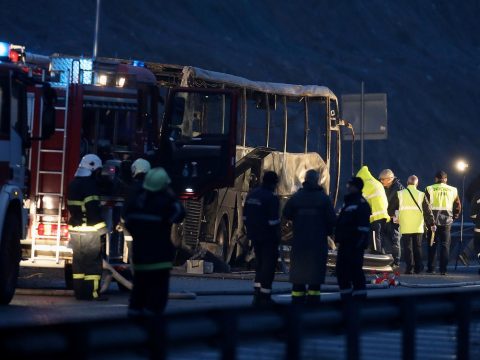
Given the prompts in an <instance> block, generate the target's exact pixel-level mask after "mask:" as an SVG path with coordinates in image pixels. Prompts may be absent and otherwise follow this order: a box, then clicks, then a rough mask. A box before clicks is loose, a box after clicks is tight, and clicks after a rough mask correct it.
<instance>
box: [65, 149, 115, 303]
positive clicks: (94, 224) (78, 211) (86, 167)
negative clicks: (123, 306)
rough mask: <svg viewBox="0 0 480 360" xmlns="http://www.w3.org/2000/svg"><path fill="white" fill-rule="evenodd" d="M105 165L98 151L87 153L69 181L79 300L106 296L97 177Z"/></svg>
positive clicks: (73, 266) (68, 204)
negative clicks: (102, 282) (102, 290)
mask: <svg viewBox="0 0 480 360" xmlns="http://www.w3.org/2000/svg"><path fill="white" fill-rule="evenodd" d="M101 168H102V160H100V158H99V157H98V156H97V155H95V154H87V155H85V156H84V157H83V158H82V160H81V161H80V164H79V165H78V169H77V172H76V173H75V178H74V179H73V180H72V181H71V182H70V184H69V185H68V198H67V206H68V211H69V212H70V219H69V221H68V225H69V232H70V239H71V240H70V243H71V247H72V250H73V261H72V270H73V290H74V293H75V297H76V298H77V299H78V300H105V298H104V297H102V296H100V294H99V288H100V280H101V275H102V243H101V236H102V235H104V234H106V233H107V225H106V223H105V222H104V220H103V218H102V215H101V208H100V197H99V191H98V186H97V181H96V176H97V174H98V172H99V171H101Z"/></svg>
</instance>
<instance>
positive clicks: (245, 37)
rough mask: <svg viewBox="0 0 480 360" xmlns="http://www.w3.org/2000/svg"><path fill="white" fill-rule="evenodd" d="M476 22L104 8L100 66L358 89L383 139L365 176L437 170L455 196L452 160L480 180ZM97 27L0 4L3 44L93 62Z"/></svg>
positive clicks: (364, 7) (413, 7)
mask: <svg viewBox="0 0 480 360" xmlns="http://www.w3.org/2000/svg"><path fill="white" fill-rule="evenodd" d="M479 17H480V3H479V2H478V1H474V0H468V1H467V0H466V1H461V2H451V1H447V0H444V1H428V0H424V1H422V0H410V1H408V0H406V1H382V0H372V1H361V0H351V1H318V0H317V1H315V0H310V1H307V0H301V1H274V0H263V1H254V0H235V1H234V0H228V1H227V0H225V1H215V0H203V1H195V0H191V1H187V0H179V1H153V0H152V1H148V0H137V1H125V0H118V1H113V0H103V2H102V17H101V24H100V35H99V55H100V56H118V57H124V58H137V59H145V60H149V61H158V62H165V63H176V64H189V65H195V66H200V67H204V68H207V69H212V70H217V71H223V72H229V73H232V74H236V75H239V76H244V77H247V78H250V79H254V80H265V81H275V82H287V83H288V82H290V83H301V84H321V85H326V86H328V87H330V88H331V89H332V90H333V91H334V92H335V93H336V94H337V95H339V96H340V95H341V94H345V93H356V92H359V91H360V82H361V81H365V84H366V91H367V92H386V93H387V94H388V116H389V139H388V140H385V141H369V142H367V143H366V148H365V151H366V153H365V157H366V163H367V164H368V165H369V166H370V168H371V169H372V171H373V173H374V174H378V172H379V171H380V170H381V169H382V168H384V167H390V168H392V169H393V170H394V171H395V172H396V173H397V174H398V175H399V176H400V177H401V178H402V180H403V179H405V178H406V177H407V176H408V175H409V174H411V173H415V174H417V175H419V176H420V179H421V185H427V182H430V181H431V180H432V177H433V174H434V172H435V171H436V170H437V169H440V168H442V169H445V170H446V171H447V172H449V173H451V174H452V175H451V177H450V182H451V183H452V184H454V185H457V186H459V185H460V178H459V176H458V175H456V174H454V173H453V168H452V163H453V161H454V160H455V159H456V158H457V157H459V156H462V157H465V158H467V159H468V160H469V162H470V163H471V172H472V173H475V174H476V173H478V172H480V156H479V155H480V148H479V146H478V144H479V142H478V140H477V139H478V136H479V130H478V129H477V128H476V126H477V124H478V123H479V122H478V120H477V117H478V113H479V111H478V102H479V99H480V88H479V86H478V84H479V80H480V71H479V70H480V22H479V21H478V18H479ZM94 23H95V1H94V0H83V1H80V0H70V1H60V0H58V1H53V0H46V1H41V2H40V1H33V0H27V1H24V2H22V3H19V2H14V1H10V0H8V1H7V0H3V1H2V12H1V13H0V33H1V36H0V37H1V38H2V39H4V40H7V41H11V42H14V43H19V44H24V45H26V46H27V47H28V49H29V50H30V51H34V52H38V53H44V54H49V53H53V52H61V53H70V54H85V55H90V54H91V51H92V47H93V46H92V43H93V31H94ZM348 146H349V144H347V147H348ZM357 157H359V156H357ZM346 165H348V164H347V163H346ZM346 168H347V169H348V167H346ZM347 175H348V174H345V176H347Z"/></svg>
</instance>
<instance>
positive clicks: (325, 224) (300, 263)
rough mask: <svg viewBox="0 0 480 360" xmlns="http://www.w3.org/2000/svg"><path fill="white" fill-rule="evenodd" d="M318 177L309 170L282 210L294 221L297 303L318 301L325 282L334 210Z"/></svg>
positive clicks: (294, 293)
mask: <svg viewBox="0 0 480 360" xmlns="http://www.w3.org/2000/svg"><path fill="white" fill-rule="evenodd" d="M318 180H319V174H318V172H317V171H315V170H308V171H307V173H306V174H305V182H304V183H303V187H302V188H301V189H300V190H298V191H297V192H296V193H295V194H294V195H293V196H292V197H291V198H290V199H289V200H288V201H287V203H286V204H285V207H284V209H283V216H284V217H285V218H286V219H287V220H291V221H292V223H293V240H292V250H291V253H290V282H291V283H292V303H294V304H303V303H307V304H318V303H319V302H320V285H321V284H323V282H324V281H325V272H326V268H327V257H328V240H327V236H329V235H332V233H333V226H334V225H335V211H334V209H333V204H332V202H331V200H330V198H329V197H328V196H327V195H326V194H325V192H324V191H323V188H322V187H321V186H319V185H318ZM307 284H308V290H307V287H306V285H307Z"/></svg>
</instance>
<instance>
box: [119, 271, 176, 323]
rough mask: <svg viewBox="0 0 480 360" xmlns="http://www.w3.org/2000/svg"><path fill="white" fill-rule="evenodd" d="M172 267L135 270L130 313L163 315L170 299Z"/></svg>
mask: <svg viewBox="0 0 480 360" xmlns="http://www.w3.org/2000/svg"><path fill="white" fill-rule="evenodd" d="M169 280H170V269H160V270H135V272H134V274H133V289H132V293H131V294H130V304H129V308H128V309H129V314H130V315H133V316H135V315H138V316H143V315H162V314H163V312H164V310H165V307H166V305H167V300H168V285H169Z"/></svg>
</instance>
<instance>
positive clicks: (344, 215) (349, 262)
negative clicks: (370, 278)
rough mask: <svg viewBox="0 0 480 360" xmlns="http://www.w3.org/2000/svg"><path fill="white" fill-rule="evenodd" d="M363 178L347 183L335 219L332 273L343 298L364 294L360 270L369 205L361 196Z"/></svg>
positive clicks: (366, 237)
mask: <svg viewBox="0 0 480 360" xmlns="http://www.w3.org/2000/svg"><path fill="white" fill-rule="evenodd" d="M362 188H363V181H362V179H361V178H359V177H354V178H352V179H350V180H349V181H348V183H347V195H345V198H344V204H343V206H342V209H341V211H340V215H339V216H338V219H337V225H336V227H335V242H337V243H338V245H339V249H338V254H337V264H336V273H337V279H338V286H339V287H340V296H341V298H342V299H343V300H346V299H348V298H350V297H351V296H354V297H356V298H358V299H363V298H365V297H366V296H367V291H366V285H365V275H364V273H363V269H362V267H363V254H364V252H365V249H366V248H367V246H368V242H369V232H370V216H371V211H370V206H369V205H368V203H367V201H366V200H365V199H364V198H363V196H362Z"/></svg>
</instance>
